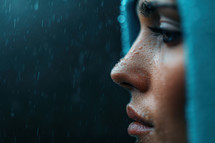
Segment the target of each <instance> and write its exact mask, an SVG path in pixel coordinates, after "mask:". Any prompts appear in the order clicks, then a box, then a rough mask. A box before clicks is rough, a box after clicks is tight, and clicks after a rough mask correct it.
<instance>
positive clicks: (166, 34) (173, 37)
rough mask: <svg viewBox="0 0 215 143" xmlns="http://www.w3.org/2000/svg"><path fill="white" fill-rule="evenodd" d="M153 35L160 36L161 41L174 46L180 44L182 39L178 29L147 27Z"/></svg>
mask: <svg viewBox="0 0 215 143" xmlns="http://www.w3.org/2000/svg"><path fill="white" fill-rule="evenodd" d="M148 28H149V29H150V30H151V31H152V32H153V33H155V36H162V37H163V42H164V43H165V44H167V46H176V45H178V44H180V42H181V40H182V36H181V32H180V31H170V30H166V29H162V28H160V27H148Z"/></svg>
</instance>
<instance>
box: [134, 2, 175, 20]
mask: <svg viewBox="0 0 215 143" xmlns="http://www.w3.org/2000/svg"><path fill="white" fill-rule="evenodd" d="M140 1H141V0H138V1H137V8H138V11H140V13H141V14H143V15H144V16H145V17H149V16H150V15H151V14H152V13H153V12H155V11H156V10H157V9H160V8H167V9H173V10H176V11H177V9H178V8H177V5H176V4H170V3H162V2H155V1H154V2H153V1H152V2H148V1H146V0H145V1H143V2H141V4H140V5H139V2H140Z"/></svg>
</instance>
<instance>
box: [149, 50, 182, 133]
mask: <svg viewBox="0 0 215 143" xmlns="http://www.w3.org/2000/svg"><path fill="white" fill-rule="evenodd" d="M153 75H154V78H153V84H152V85H153V91H154V95H155V103H156V110H155V113H156V114H154V116H155V118H156V119H157V120H156V121H157V124H158V127H159V130H161V132H164V131H165V130H166V131H168V132H170V131H172V132H173V133H174V134H175V133H176V131H175V130H176V129H178V130H181V131H182V130H183V129H180V128H182V127H184V105H185V79H184V78H185V77H184V76H185V75H184V58H183V49H182V46H181V47H177V48H176V49H165V48H164V49H162V50H161V54H160V56H159V60H158V66H156V67H155V70H154V71H153ZM164 133H165V132H164ZM167 134H169V133H167ZM170 134H171V133H170Z"/></svg>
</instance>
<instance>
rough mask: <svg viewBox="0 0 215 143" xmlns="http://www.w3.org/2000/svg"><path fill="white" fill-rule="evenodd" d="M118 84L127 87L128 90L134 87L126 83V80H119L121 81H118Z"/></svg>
mask: <svg viewBox="0 0 215 143" xmlns="http://www.w3.org/2000/svg"><path fill="white" fill-rule="evenodd" d="M120 86H122V87H124V88H126V89H128V90H132V89H134V88H135V87H134V86H133V85H132V84H130V83H128V82H121V83H120Z"/></svg>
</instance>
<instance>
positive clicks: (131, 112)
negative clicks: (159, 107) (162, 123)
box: [126, 106, 154, 128]
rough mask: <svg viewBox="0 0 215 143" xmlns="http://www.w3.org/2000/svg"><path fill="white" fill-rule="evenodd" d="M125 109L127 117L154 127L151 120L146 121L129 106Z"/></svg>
mask: <svg viewBox="0 0 215 143" xmlns="http://www.w3.org/2000/svg"><path fill="white" fill-rule="evenodd" d="M126 110H127V115H128V117H129V118H131V119H133V120H135V121H137V122H139V123H141V124H143V125H144V126H147V127H150V128H154V125H153V123H152V122H151V121H148V120H146V119H145V118H144V117H142V116H140V115H139V114H138V113H137V112H136V111H135V110H134V109H133V108H132V107H131V106H127V108H126Z"/></svg>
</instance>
